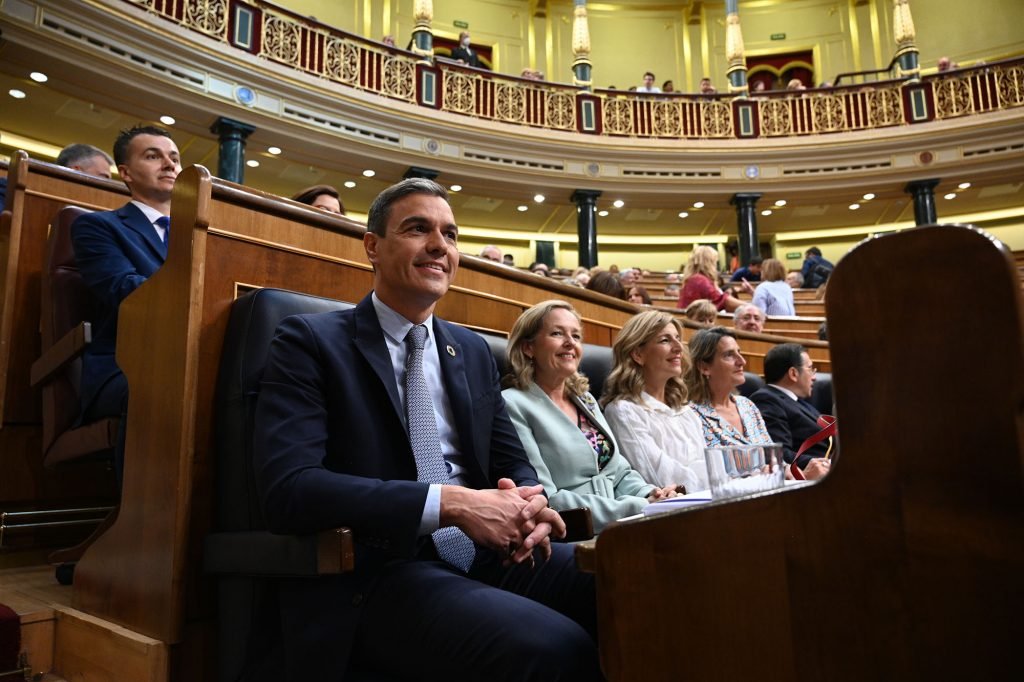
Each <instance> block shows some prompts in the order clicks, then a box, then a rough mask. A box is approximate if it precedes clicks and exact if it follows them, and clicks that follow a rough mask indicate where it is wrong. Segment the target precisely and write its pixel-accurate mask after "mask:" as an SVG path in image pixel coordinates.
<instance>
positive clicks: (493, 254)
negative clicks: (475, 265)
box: [480, 244, 502, 263]
mask: <svg viewBox="0 0 1024 682" xmlns="http://www.w3.org/2000/svg"><path fill="white" fill-rule="evenodd" d="M480 257H481V258H486V259H487V260H489V261H494V262H495V263H501V259H502V255H501V249H499V248H498V247H497V246H494V245H493V244H488V245H487V246H485V247H484V250H483V251H481V252H480Z"/></svg>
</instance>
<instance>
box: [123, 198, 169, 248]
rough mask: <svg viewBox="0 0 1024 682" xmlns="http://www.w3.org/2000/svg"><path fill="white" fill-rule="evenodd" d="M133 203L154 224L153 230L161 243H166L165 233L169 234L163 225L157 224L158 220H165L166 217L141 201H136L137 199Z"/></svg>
mask: <svg viewBox="0 0 1024 682" xmlns="http://www.w3.org/2000/svg"><path fill="white" fill-rule="evenodd" d="M132 203H133V204H135V205H136V206H137V207H138V209H139V210H140V211H142V213H143V215H145V216H146V218H147V219H148V220H149V222H151V223H152V224H153V229H154V230H156V236H157V237H159V238H160V241H166V240H165V239H164V233H165V232H167V230H165V229H164V228H163V226H162V225H157V224H156V221H157V218H164V217H166V216H164V214H163V213H161V212H160V211H158V210H156V209H155V208H153V207H152V206H149V205H148V204H144V203H142V202H141V201H136V200H135V199H132Z"/></svg>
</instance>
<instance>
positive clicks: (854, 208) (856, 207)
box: [850, 204, 860, 211]
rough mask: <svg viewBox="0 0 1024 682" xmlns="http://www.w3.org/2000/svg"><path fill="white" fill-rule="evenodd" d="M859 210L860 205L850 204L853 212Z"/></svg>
mask: <svg viewBox="0 0 1024 682" xmlns="http://www.w3.org/2000/svg"><path fill="white" fill-rule="evenodd" d="M858 208H860V204H850V210H851V211H856V210H857V209H858Z"/></svg>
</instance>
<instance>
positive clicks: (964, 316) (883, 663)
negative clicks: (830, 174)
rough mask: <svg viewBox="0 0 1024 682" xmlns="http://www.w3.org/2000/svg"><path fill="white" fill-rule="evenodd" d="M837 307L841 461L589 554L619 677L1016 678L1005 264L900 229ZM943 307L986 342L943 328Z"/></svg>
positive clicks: (958, 236) (976, 248)
mask: <svg viewBox="0 0 1024 682" xmlns="http://www.w3.org/2000/svg"><path fill="white" fill-rule="evenodd" d="M908 253H913V254H915V258H914V259H912V261H908V260H907V257H906V254H908ZM936 266H938V267H940V268H941V270H942V272H943V273H944V274H945V276H944V277H942V278H940V279H935V278H934V277H932V275H933V274H934V271H935V268H936ZM929 278H930V279H929ZM926 279H927V280H928V281H929V282H930V284H929V286H928V287H925V288H922V287H920V286H919V285H918V284H919V282H921V281H925V280H926ZM967 280H969V281H971V283H972V286H971V289H970V290H967V289H965V288H964V287H963V282H964V281H967ZM909 290H914V291H915V292H917V293H916V294H915V296H914V298H913V300H906V299H905V297H902V296H900V295H898V294H900V292H905V291H909ZM978 292H983V295H982V296H978ZM828 299H829V300H828V306H829V324H830V328H831V329H830V331H831V335H832V354H833V383H834V390H835V398H836V405H837V410H838V416H839V420H840V434H841V441H842V443H841V452H840V455H841V458H840V459H838V460H837V461H836V462H835V464H834V466H833V471H832V473H831V474H830V475H829V476H828V477H827V478H825V479H824V480H822V481H821V482H819V483H817V484H812V485H809V486H807V487H802V488H798V489H789V490H784V491H779V492H777V493H773V494H764V495H761V496H757V497H751V498H747V499H744V500H737V501H731V502H720V503H713V504H710V505H708V506H705V507H701V508H696V509H690V510H686V511H682V512H679V513H672V514H665V515H662V516H659V517H656V518H651V519H644V520H640V521H635V522H626V523H622V524H618V525H615V526H612V527H610V528H608V529H606V530H605V531H604V532H603V533H602V534H601V535H600V536H599V537H598V538H597V541H596V545H595V546H590V547H585V548H584V549H583V550H581V551H584V552H587V553H588V555H587V556H586V557H585V561H586V562H587V565H591V566H594V567H595V569H596V573H597V588H598V600H599V607H598V609H599V625H600V641H601V656H602V661H603V665H604V670H605V672H606V674H607V676H608V678H609V679H610V680H633V679H636V678H637V671H643V677H645V678H647V679H655V680H677V679H694V680H698V679H721V680H748V679H770V680H866V679H894V680H895V679H899V680H932V679H1003V678H1006V677H1007V676H1008V675H1009V676H1012V674H1013V673H1012V671H1013V670H1016V669H1017V668H1019V661H1018V657H1017V653H1016V652H1017V647H1018V644H1019V642H1020V640H1021V637H1022V636H1024V625H1022V620H1021V618H1020V613H1021V609H1022V607H1024V584H1022V583H1021V580H1020V576H1021V575H1022V573H1024V543H1022V542H1021V538H1022V537H1024V415H1022V412H1021V409H1020V406H1021V405H1022V404H1024V354H1022V349H1024V345H1022V343H1024V318H1022V299H1021V294H1020V286H1019V281H1018V278H1017V273H1016V271H1015V269H1014V266H1013V262H1012V261H1011V259H1010V257H1009V254H1008V253H1007V252H1005V251H1004V250H1002V249H1001V247H1000V246H999V245H998V243H997V242H995V241H994V240H992V239H991V238H990V237H988V236H987V235H985V234H983V233H980V232H978V231H975V230H973V229H971V228H962V227H954V226H947V227H932V228H917V229H911V230H906V231H903V232H900V233H898V234H893V235H887V236H884V237H879V238H876V239H872V240H869V241H867V242H864V243H862V244H861V245H859V246H858V247H857V248H856V249H854V250H853V251H852V252H851V253H850V254H849V255H847V256H846V257H845V258H844V259H843V261H842V262H840V263H839V264H838V266H837V267H836V270H835V273H834V275H833V277H832V280H831V282H830V283H829V293H828ZM936 310H943V311H945V312H946V315H945V316H944V317H943V322H942V324H943V325H944V326H945V327H946V328H963V329H976V330H979V331H977V332H970V333H963V334H955V335H954V334H936V333H935V330H936V327H935V322H934V316H935V311H936ZM961 325H962V327H961ZM655 605H656V606H655ZM659 609H660V610H662V611H664V610H666V609H667V610H668V612H669V613H671V614H673V615H671V616H668V617H665V616H664V615H659V614H657V613H655V612H657V611H658V610H659ZM677 614H683V615H682V616H678V617H677Z"/></svg>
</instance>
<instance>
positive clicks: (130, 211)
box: [117, 202, 167, 263]
mask: <svg viewBox="0 0 1024 682" xmlns="http://www.w3.org/2000/svg"><path fill="white" fill-rule="evenodd" d="M117 215H118V217H119V218H121V222H122V223H124V225H125V227H126V228H128V229H129V230H131V231H132V232H134V233H136V234H137V235H138V236H139V237H141V238H142V240H143V241H144V242H146V244H148V245H149V248H150V249H151V250H152V251H153V253H154V254H156V256H158V257H159V258H160V262H161V263H162V262H164V261H165V260H167V244H165V243H164V242H163V241H162V240H161V239H160V237H159V236H157V233H156V230H155V229H154V228H153V223H151V222H149V218H147V217H146V214H145V213H143V212H142V210H141V209H140V208H139V207H138V206H136V205H135V204H133V203H131V202H128V203H127V204H125V205H124V206H122V207H121V208H119V209H118V210H117Z"/></svg>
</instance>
